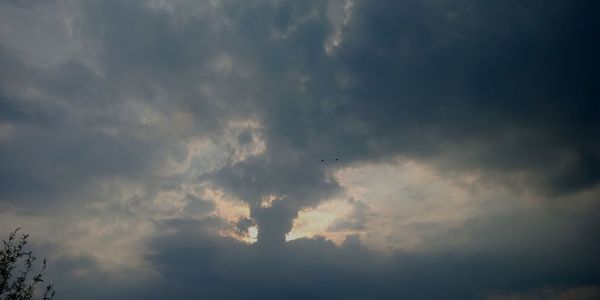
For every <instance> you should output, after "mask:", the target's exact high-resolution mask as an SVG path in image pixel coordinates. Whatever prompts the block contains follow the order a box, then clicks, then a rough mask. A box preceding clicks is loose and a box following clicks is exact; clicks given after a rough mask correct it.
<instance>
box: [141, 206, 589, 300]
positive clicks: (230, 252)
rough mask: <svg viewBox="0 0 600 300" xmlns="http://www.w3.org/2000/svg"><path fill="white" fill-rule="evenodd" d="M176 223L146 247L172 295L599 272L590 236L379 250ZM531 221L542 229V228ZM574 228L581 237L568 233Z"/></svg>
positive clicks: (578, 277) (551, 281) (315, 295)
mask: <svg viewBox="0 0 600 300" xmlns="http://www.w3.org/2000/svg"><path fill="white" fill-rule="evenodd" d="M506 217H509V218H511V219H513V220H515V219H518V217H517V218H514V217H510V216H506ZM503 221H510V220H507V219H504V220H503ZM176 228H177V232H176V233H173V234H168V235H165V236H162V237H159V238H158V239H156V240H155V241H153V242H152V245H153V246H152V247H153V249H156V250H158V251H157V252H156V254H155V255H153V256H152V257H151V261H152V262H153V263H154V264H156V266H157V268H158V270H159V271H160V272H161V274H162V275H163V276H164V277H163V280H165V281H166V283H165V284H166V285H167V286H172V288H167V290H166V291H174V293H175V294H176V295H173V294H170V296H171V297H175V298H195V297H198V296H200V295H203V296H205V297H208V298H214V299H222V298H226V299H278V298H291V299H306V298H311V299H398V298H409V299H481V298H483V297H485V296H487V295H491V294H510V293H513V292H515V291H527V290H530V289H536V288H540V287H544V286H556V287H563V288H564V287H576V286H586V285H594V284H596V283H597V281H598V279H599V276H600V274H598V272H597V271H596V269H597V266H598V263H599V261H598V259H597V257H596V258H594V250H593V249H594V247H595V246H593V245H588V246H584V247H581V248H579V247H578V249H577V251H578V253H579V254H580V255H579V256H563V254H564V253H565V252H563V251H566V252H569V251H572V250H568V249H564V248H563V249H560V248H557V247H552V246H550V245H551V244H552V243H554V241H550V240H547V242H548V243H545V244H543V245H542V244H537V245H536V250H535V251H533V249H532V251H516V252H510V251H509V253H505V252H504V251H503V250H502V248H498V249H496V251H480V249H473V250H469V251H462V250H461V251H456V252H454V251H432V252H425V253H413V252H397V253H393V254H391V255H382V254H381V253H377V252H374V251H370V250H368V249H367V248H365V246H364V245H362V244H361V243H360V241H359V240H357V239H356V238H355V237H353V236H350V237H348V238H347V239H346V241H345V242H344V243H343V244H342V245H341V246H336V245H335V244H333V243H332V242H330V241H326V240H325V239H323V238H315V239H299V240H294V241H292V242H289V243H287V244H286V245H285V247H284V248H283V249H284V250H282V249H277V248H264V247H260V245H247V244H244V243H241V242H238V241H235V240H233V239H229V238H222V237H215V236H213V235H209V234H206V233H203V231H202V229H201V227H200V226H199V224H196V223H185V224H182V223H179V225H177V226H176ZM477 228H481V227H477ZM481 230H482V231H481V232H471V233H469V234H473V235H476V236H477V237H478V238H481V239H490V240H491V238H490V237H486V235H487V234H489V232H488V231H486V229H485V228H481ZM493 230H494V232H496V231H495V230H496V229H493ZM538 230H539V231H538ZM532 231H536V234H540V233H542V234H543V232H544V229H543V228H539V227H538V228H536V229H533V230H532ZM556 235H557V236H562V233H556ZM579 238H585V237H576V238H574V240H578V239H579ZM505 241H506V243H507V245H504V246H509V245H511V244H512V245H521V243H520V242H519V241H517V240H514V239H513V240H512V241H511V240H510V238H509V239H506V240H505ZM562 242H564V240H562ZM578 242H580V241H578ZM531 246H532V247H533V245H531ZM564 246H567V245H565V244H563V245H561V247H564ZM567 247H568V246H567ZM162 292H165V291H162ZM167 293H169V292H167Z"/></svg>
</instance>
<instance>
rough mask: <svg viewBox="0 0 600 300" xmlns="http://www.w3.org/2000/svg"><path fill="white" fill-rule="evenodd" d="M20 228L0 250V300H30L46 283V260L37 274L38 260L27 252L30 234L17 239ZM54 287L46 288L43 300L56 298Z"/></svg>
mask: <svg viewBox="0 0 600 300" xmlns="http://www.w3.org/2000/svg"><path fill="white" fill-rule="evenodd" d="M19 229H20V228H17V229H16V230H15V231H13V232H12V233H11V234H10V235H9V237H8V240H6V241H4V240H3V241H2V243H3V247H2V249H0V300H30V299H33V296H34V295H35V290H36V287H37V286H38V285H39V284H42V283H44V279H43V275H42V273H43V271H44V270H45V269H46V259H45V258H44V260H43V261H42V268H41V270H40V272H39V273H37V274H36V273H35V272H34V271H35V267H34V262H35V260H36V258H35V257H34V256H33V255H32V252H31V251H26V249H25V246H26V245H27V238H28V237H29V235H28V234H23V235H21V237H20V238H17V232H18V231H19ZM54 292H55V291H54V286H53V285H52V284H49V285H47V286H46V287H45V289H44V292H43V295H42V297H43V298H42V299H43V300H50V299H52V298H54Z"/></svg>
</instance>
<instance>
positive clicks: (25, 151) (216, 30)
mask: <svg viewBox="0 0 600 300" xmlns="http://www.w3.org/2000/svg"><path fill="white" fill-rule="evenodd" d="M207 3H208V2H207ZM207 3H195V1H186V0H180V1H173V2H168V3H167V2H164V3H163V2H161V1H150V2H142V1H82V2H78V1H70V2H69V1H49V2H36V1H3V2H0V8H4V9H0V11H3V12H4V13H2V15H0V16H4V17H2V18H0V19H2V20H0V28H2V29H1V30H0V69H1V70H2V71H0V166H1V167H0V202H2V203H8V204H9V205H10V207H17V208H18V210H19V212H20V213H22V212H28V213H32V214H34V215H38V216H39V215H43V214H44V212H45V211H52V212H51V213H48V214H50V215H51V216H52V217H53V218H54V217H56V218H59V219H60V215H61V210H65V211H69V212H76V211H86V213H89V211H88V210H86V209H87V208H89V206H93V207H95V208H94V209H96V210H95V211H96V212H98V214H100V213H99V212H100V211H101V210H102V207H108V208H109V209H108V210H110V211H111V214H112V213H113V212H114V216H111V218H116V219H118V220H128V221H131V222H133V221H132V220H134V219H135V220H138V219H149V220H150V221H149V222H151V223H152V224H155V225H156V224H159V225H156V228H157V229H156V230H157V232H159V233H161V234H163V235H162V236H158V237H151V238H149V239H150V240H151V242H150V243H149V244H150V245H149V247H150V248H151V250H152V251H154V253H153V254H152V255H149V256H144V257H146V258H147V259H148V261H149V262H150V264H151V265H152V266H153V267H155V268H156V270H157V271H158V273H159V274H160V279H156V280H157V282H151V283H148V282H139V283H138V284H139V286H136V287H135V288H133V287H132V286H133V285H123V286H120V287H119V288H118V289H115V292H114V294H110V295H107V294H106V293H107V291H105V290H103V289H102V288H99V287H98V282H101V283H106V282H109V280H108V279H106V278H104V277H102V276H107V275H103V274H104V273H102V271H101V269H102V266H100V265H98V264H99V263H97V262H96V260H95V258H94V257H91V256H90V257H88V256H85V255H81V256H78V255H74V254H73V253H69V254H68V255H67V254H65V255H64V257H63V258H61V260H60V261H59V265H60V269H61V270H63V269H64V270H71V269H77V268H81V269H84V270H88V271H90V272H92V273H94V274H96V275H97V276H98V277H94V276H96V275H94V276H92V277H90V278H91V279H90V278H84V279H81V278H79V277H77V276H75V275H73V277H69V279H72V280H74V281H77V282H82V285H81V286H82V289H80V290H75V289H73V290H70V291H67V292H66V293H65V294H66V295H67V296H66V297H70V298H73V299H76V298H78V297H79V296H78V295H81V294H80V293H82V292H81V290H83V289H84V288H83V287H85V289H89V290H92V291H94V293H98V295H102V296H103V297H104V298H116V297H121V298H124V299H125V298H127V299H132V298H135V297H138V298H145V299H148V298H156V299H159V298H160V299H165V298H169V297H170V298H177V299H181V298H184V299H185V298H197V297H198V296H199V295H204V296H205V297H207V298H219V299H227V298H232V299H236V298H244V299H249V298H252V297H254V298H258V297H261V298H269V297H270V298H298V299H306V298H311V299H319V298H323V299H331V298H334V299H335V298H343V299H353V298H355V299H373V298H377V299H388V298H389V299H396V298H398V297H405V298H410V299H419V298H422V299H432V298H434V299H435V298H438V299H447V298H455V299H469V298H481V297H484V296H486V295H487V294H484V293H492V294H493V293H496V292H498V293H500V294H511V293H512V292H520V291H524V290H531V289H537V288H542V287H544V286H565V287H577V286H582V285H597V284H598V282H599V278H598V274H597V272H596V271H595V269H597V267H598V266H597V265H598V261H597V256H594V255H592V252H593V250H591V249H593V247H594V245H593V244H594V243H592V242H586V241H587V240H588V238H589V237H592V236H594V235H597V232H596V231H597V230H595V229H594V228H598V227H597V225H598V224H597V222H596V221H593V220H594V219H596V213H595V212H592V213H589V214H585V215H582V216H576V215H574V214H566V215H567V217H565V218H562V219H561V218H559V219H543V220H541V221H539V220H538V221H539V223H533V224H530V223H529V222H528V221H529V220H531V219H533V220H537V219H535V218H533V217H536V216H533V215H531V214H527V215H524V216H521V215H518V214H517V215H515V216H501V217H498V216H496V215H493V214H492V215H491V216H490V217H489V219H478V220H476V221H474V220H470V221H469V222H467V223H466V224H467V225H464V227H465V228H466V227H468V226H471V225H472V226H473V229H472V231H469V230H466V229H462V228H461V229H460V230H458V231H453V230H454V229H451V230H450V229H449V231H448V232H447V235H448V236H450V237H453V236H464V235H467V236H471V237H472V239H473V240H475V241H478V243H475V244H474V245H469V246H468V247H467V246H464V245H463V246H464V248H461V249H457V250H452V249H450V250H448V248H444V247H442V246H440V249H441V250H436V251H439V252H436V253H419V252H415V253H412V252H410V253H395V254H393V255H391V256H387V255H383V254H381V253H377V252H376V251H373V250H367V249H366V248H365V246H364V245H362V244H360V241H359V240H357V237H349V238H348V239H347V240H346V242H345V243H344V244H343V245H342V246H336V245H335V244H333V243H332V242H329V241H326V240H324V239H319V238H316V239H301V240H296V241H292V242H288V243H285V234H286V233H288V232H289V231H290V230H291V229H292V227H293V221H294V219H295V218H296V217H297V216H298V214H299V213H300V212H301V211H302V210H303V209H307V208H312V207H316V206H317V205H319V204H320V203H322V202H323V201H325V200H328V199H331V198H332V197H334V196H337V195H340V194H341V193H343V192H344V191H343V189H342V186H341V185H340V184H339V183H338V182H336V180H335V178H334V176H333V175H332V172H333V171H335V170H337V169H339V168H343V167H348V166H356V165H361V164H368V163H373V162H387V163H391V161H392V160H393V159H394V158H396V157H398V156H402V157H407V158H409V159H414V160H417V161H419V162H423V163H425V164H428V165H431V166H433V167H434V168H435V169H436V170H437V172H439V173H440V174H443V175H447V176H449V177H451V176H454V175H455V174H458V173H461V172H478V173H480V174H481V176H483V177H485V178H486V179H489V180H490V181H491V182H494V183H496V184H498V183H499V184H501V185H504V186H506V187H508V188H510V189H511V190H514V191H516V192H515V195H518V196H522V197H524V198H525V197H528V196H529V195H534V196H535V197H540V198H542V199H543V201H542V202H543V204H540V205H541V206H544V207H545V205H547V206H548V207H549V208H548V209H553V208H554V206H553V205H554V204H555V202H560V200H561V199H563V198H564V199H571V198H572V197H574V196H577V195H584V196H582V197H584V198H585V199H586V201H588V202H595V201H597V198H598V189H597V188H598V182H599V180H600V144H599V142H598V141H600V136H599V132H600V121H599V120H600V115H599V114H600V107H598V101H597V99H598V97H599V96H600V95H599V90H598V84H597V82H598V74H597V73H598V71H597V70H598V69H599V68H598V67H599V59H598V56H597V53H599V52H600V51H599V50H600V49H599V42H598V39H597V38H595V37H596V36H597V33H598V29H599V28H600V26H599V25H600V24H598V22H599V21H598V20H597V18H596V16H595V12H596V11H597V10H598V4H596V2H594V1H585V0H584V1H579V2H577V3H572V2H569V1H562V0H551V1H530V2H527V3H525V2H523V1H517V0H514V1H513V0H509V1H502V2H498V3H489V2H478V1H471V0H460V1H452V2H448V1H442V0H432V1H416V0H406V1H355V2H352V3H353V4H352V5H351V7H350V6H348V7H349V8H348V11H347V12H346V13H347V16H346V15H344V14H341V15H344V16H339V15H337V17H336V18H333V19H332V18H331V15H332V13H331V11H329V12H328V10H331V9H332V7H334V6H335V7H337V6H339V7H337V8H335V9H340V10H342V9H343V5H344V3H342V2H340V1H338V2H335V1H334V2H331V1H258V2H247V1H222V2H219V3H218V4H215V5H212V4H211V5H209V4H207ZM336 5H337V6H336ZM344 18H346V19H344ZM24 20H25V21H27V22H24ZM59 20H64V22H62V21H59ZM336 22H337V23H336ZM28 24H29V25H28ZM332 37H335V38H337V39H338V40H337V41H336V43H335V45H333V46H332V45H330V43H331V39H332ZM248 120H251V122H254V123H253V124H255V125H256V127H257V128H258V129H256V128H251V129H248V128H246V129H243V130H241V132H240V133H238V134H237V135H236V136H235V137H233V139H232V140H234V141H235V143H237V146H240V147H251V146H252V145H253V144H254V143H259V142H264V146H265V147H264V148H265V149H264V151H262V152H258V153H257V154H255V155H249V156H247V157H244V158H243V159H234V158H232V157H230V156H232V155H230V154H231V153H229V152H228V151H235V149H233V150H232V149H230V148H235V147H233V146H228V147H229V148H228V147H223V149H221V148H218V150H213V151H214V152H221V153H218V154H214V155H210V156H209V157H208V158H206V159H205V161H204V162H202V163H199V162H198V163H197V162H195V161H193V159H191V161H192V162H191V163H190V165H191V166H193V167H197V168H198V169H201V170H200V171H197V172H192V171H190V170H188V171H189V174H188V173H185V172H184V173H177V174H176V175H172V174H171V173H169V174H170V175H165V172H164V168H165V167H164V166H165V165H167V164H168V163H172V162H173V161H174V162H177V163H182V164H183V163H185V162H186V159H188V158H189V156H190V155H192V154H193V149H191V147H190V146H189V145H190V144H191V143H193V142H195V141H197V140H201V139H205V140H209V141H211V142H213V143H215V144H219V142H222V141H223V140H224V139H225V138H224V137H223V136H224V135H226V134H227V132H228V128H230V126H231V123H232V122H235V121H248ZM255 131H256V132H255ZM257 132H259V133H260V135H259V134H258V133H257ZM206 152H209V151H206ZM333 158H340V159H339V161H335V160H333ZM322 159H325V162H321V160H322ZM196 163H197V164H198V165H201V166H196V165H194V164H196ZM207 166H208V167H207ZM189 168H192V167H189ZM172 173H173V172H172ZM175 173H176V172H175ZM109 181H111V182H112V181H117V182H121V183H122V185H123V186H125V187H123V190H125V191H120V190H119V191H112V190H110V187H112V186H111V185H108V186H109V188H107V187H106V186H107V184H106V182H109ZM208 183H210V184H213V185H214V186H216V187H217V188H220V189H222V190H223V192H224V193H225V194H226V195H231V196H234V197H235V198H237V199H239V200H241V201H242V202H244V203H245V204H247V205H248V206H249V208H250V216H248V217H249V218H242V219H240V220H239V221H238V222H237V223H236V224H228V223H227V222H225V221H224V220H222V219H219V218H218V217H215V216H212V217H207V215H209V214H211V213H212V212H213V211H214V210H215V205H214V204H213V203H211V202H208V201H207V199H202V198H201V197H199V196H198V195H195V194H194V190H193V188H189V186H190V185H193V184H208ZM107 189H108V190H109V191H107ZM129 190H133V191H137V190H142V192H131V191H129ZM522 191H525V192H526V193H521V194H520V193H519V192H522ZM162 192H173V193H182V194H183V195H184V199H185V201H186V202H185V205H183V208H181V210H182V212H183V214H184V215H186V216H187V217H188V218H187V219H181V220H179V219H176V220H178V221H173V222H174V223H172V224H167V225H164V224H162V225H160V224H161V223H160V221H157V219H161V218H164V216H163V215H160V216H156V215H152V216H147V217H140V216H139V215H136V214H139V212H140V211H142V212H148V211H151V210H152V209H148V208H147V207H149V206H152V205H155V203H154V202H153V201H154V200H155V199H157V198H159V195H160V193H162ZM136 193H137V194H136ZM131 194H133V196H132V195H131ZM265 197H276V198H278V200H276V201H274V202H273V203H272V204H271V205H270V206H268V207H266V206H265V205H263V203H262V202H263V200H264V199H265ZM131 199H134V200H131ZM590 199H591V200H590ZM120 200H122V201H126V200H127V201H131V203H127V204H122V203H119V204H114V203H113V202H110V201H117V202H118V201H120ZM573 202H576V203H575V204H573V205H574V206H577V205H579V204H578V203H579V202H577V201H573ZM106 203H108V204H106ZM94 205H96V206H94ZM102 205H106V206H102ZM352 205H354V212H353V214H352V215H351V216H350V217H349V219H348V220H342V221H339V222H337V223H336V224H333V225H332V226H331V228H330V230H345V229H353V230H363V229H364V228H365V226H366V225H365V224H366V223H367V222H368V220H369V218H376V217H377V216H376V215H374V214H371V213H370V211H369V207H367V206H366V205H362V204H361V202H353V203H352ZM98 207H100V208H98ZM139 207H144V208H143V209H141V208H139ZM590 207H593V209H594V210H596V209H597V206H596V205H591V206H590ZM144 209H146V210H144ZM169 209H172V210H176V209H178V208H177V207H176V208H172V207H171V208H169ZM558 210H559V211H561V212H562V210H563V208H559V209H558ZM565 210H568V209H565ZM34 212H35V213H34ZM117 216H118V217H117ZM119 218H120V219H119ZM81 219H85V215H83V214H82V217H81ZM199 219H200V220H203V221H199ZM111 220H112V219H111ZM146 221H147V220H146ZM123 222H124V223H125V222H126V221H123ZM507 223H508V224H509V225H511V226H512V227H511V226H508V228H504V224H507ZM253 225H257V226H258V229H259V233H258V240H259V242H258V244H256V245H253V246H249V245H246V244H244V243H241V242H238V241H235V240H233V239H229V238H223V237H219V236H217V235H215V231H218V230H220V229H233V230H238V231H239V232H241V233H245V232H247V231H248V229H249V228H250V227H251V226H253ZM74 226H75V225H74ZM522 228H531V230H530V231H528V230H522ZM209 229H211V230H209ZM173 230H175V233H169V232H171V231H173ZM464 230H466V232H465V231H464ZM560 230H565V232H561V233H560V234H559V235H558V236H559V237H553V236H552V235H549V234H548V232H554V231H560ZM488 232H493V233H494V235H493V236H492V237H490V236H489V235H488V234H487V233H488ZM515 232H519V233H523V234H524V235H526V236H527V239H518V240H517V241H511V239H510V238H509V239H507V238H506V237H505V236H503V235H502V234H508V235H509V237H510V235H512V234H513V233H515ZM427 238H429V239H431V240H440V241H444V240H445V239H444V237H440V236H433V237H427ZM553 239H559V241H558V242H557V243H556V244H553V243H549V244H545V243H544V242H545V241H549V240H553ZM570 239H572V240H570ZM531 241H535V242H536V245H538V244H540V245H545V247H540V248H541V249H533V247H531V243H533V242H531ZM567 241H571V242H567ZM430 242H431V243H433V244H435V241H433V242H432V241H430ZM440 244H443V243H441V242H440ZM495 245H498V246H495ZM567 245H574V246H573V247H569V246H567ZM513 246H514V248H513ZM436 249H437V248H436ZM44 251H47V252H49V253H62V252H65V251H66V250H64V249H62V248H52V249H49V250H44ZM453 251H455V252H453ZM532 253H535V254H532ZM561 257H562V258H561ZM559 258H560V259H559ZM65 273H66V274H70V273H69V272H68V271H65ZM73 274H76V272H75V273H73ZM77 274H79V273H77ZM65 278H66V277H65ZM65 282H67V280H66V279H65ZM149 286H153V287H154V288H152V287H149ZM130 287H131V288H130ZM129 288H130V289H129ZM117 291H118V292H117ZM117 294H118V295H117ZM148 294H150V295H148ZM99 297H100V296H99Z"/></svg>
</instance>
